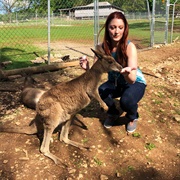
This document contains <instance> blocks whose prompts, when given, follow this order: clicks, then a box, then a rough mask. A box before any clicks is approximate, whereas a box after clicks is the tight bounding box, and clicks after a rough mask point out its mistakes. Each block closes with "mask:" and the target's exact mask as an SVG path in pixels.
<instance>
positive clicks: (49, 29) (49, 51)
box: [48, 0, 51, 64]
mask: <svg viewBox="0 0 180 180" xmlns="http://www.w3.org/2000/svg"><path fill="white" fill-rule="evenodd" d="M50 21H51V19H50V0H48V64H50V53H51V47H50V35H51V28H50V26H51V24H50Z"/></svg>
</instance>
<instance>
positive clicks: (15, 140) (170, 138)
mask: <svg viewBox="0 0 180 180" xmlns="http://www.w3.org/2000/svg"><path fill="white" fill-rule="evenodd" d="M69 47H70V46H69ZM76 47H77V46H74V45H73V46H72V49H71V51H70V52H69V51H68V53H70V54H71V55H74V56H80V55H82V53H81V54H73V52H75V51H74V50H76V53H77V52H83V53H84V54H89V56H92V55H93V53H92V52H91V51H90V49H89V47H88V46H87V47H84V48H82V47H79V49H78V47H77V48H76ZM139 66H140V68H141V69H142V71H143V72H144V74H145V78H146V80H147V89H146V93H145V96H144V98H143V99H142V100H141V101H140V103H139V113H140V118H139V121H138V127H137V130H136V133H134V134H131V135H127V133H126V131H125V126H124V125H123V123H122V122H123V120H124V118H123V116H124V113H122V115H121V117H120V118H119V119H118V121H117V124H116V126H114V127H112V128H110V129H106V128H104V127H103V125H102V124H103V121H104V120H105V118H106V115H105V113H104V112H102V111H101V110H100V106H99V104H98V103H97V102H96V101H92V103H91V104H90V105H89V106H88V107H86V108H85V109H83V110H82V111H81V112H79V118H78V120H77V119H75V121H74V124H73V125H72V126H71V130H70V134H69V137H70V139H72V140H75V141H77V142H82V143H84V144H86V145H88V146H90V147H91V151H88V150H87V151H86V150H79V149H77V148H76V147H72V146H70V145H66V144H65V143H63V142H60V141H58V138H57V137H58V134H54V135H53V142H51V145H50V150H51V152H52V153H54V154H55V155H57V156H58V157H60V158H61V159H62V161H63V163H64V164H58V165H55V164H54V163H53V161H52V160H50V159H48V158H47V157H45V156H43V155H42V154H41V153H40V152H39V147H40V142H39V139H38V138H37V136H36V135H30V136H28V135H23V134H15V133H14V134H13V133H0V142H1V145H0V179H2V180H19V179H20V180H32V179H33V180H52V179H53V180H81V179H82V180H98V179H101V180H104V179H109V180H116V179H120V180H129V179H134V180H145V179H153V180H179V179H180V78H179V76H180V43H175V44H172V45H168V46H163V47H160V48H153V49H150V50H146V51H139ZM81 73H83V70H82V69H81V68H80V67H78V66H77V67H71V68H66V69H63V70H60V71H56V72H49V73H44V74H37V75H34V76H33V77H34V78H35V80H36V81H37V82H38V84H39V86H45V87H46V88H47V89H49V88H50V87H51V86H52V85H54V84H57V83H59V82H62V81H68V80H70V79H72V78H75V77H77V76H79V75H80V74H81ZM23 80H24V79H23V78H20V79H15V80H13V81H5V82H0V86H1V87H5V88H8V89H12V90H13V89H16V90H17V91H15V92H8V91H7V92H6V91H2V92H1V94H0V126H2V125H3V124H4V123H7V122H8V121H11V120H13V121H12V122H11V124H12V125H13V126H14V127H19V126H23V125H24V124H28V123H29V122H30V121H31V120H32V119H33V118H34V117H35V111H34V110H31V109H28V108H26V107H24V106H23V105H22V103H21V101H20V92H21V87H22V84H23ZM105 80H106V75H104V76H103V79H102V81H105ZM117 106H118V103H117Z"/></svg>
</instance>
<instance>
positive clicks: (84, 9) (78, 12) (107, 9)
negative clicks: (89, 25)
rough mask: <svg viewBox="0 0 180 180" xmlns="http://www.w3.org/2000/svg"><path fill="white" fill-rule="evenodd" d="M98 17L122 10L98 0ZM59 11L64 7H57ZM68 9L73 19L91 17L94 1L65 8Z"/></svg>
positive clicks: (92, 15)
mask: <svg viewBox="0 0 180 180" xmlns="http://www.w3.org/2000/svg"><path fill="white" fill-rule="evenodd" d="M98 7H99V17H100V18H101V17H107V16H108V15H109V14H110V13H112V12H114V11H120V12H122V13H124V12H123V10H121V9H120V8H119V7H117V6H114V5H112V4H110V3H108V2H99V4H98ZM59 10H60V11H62V10H64V9H59ZM67 10H68V11H69V17H71V18H75V19H92V18H93V17H94V3H91V4H88V5H86V6H76V7H73V8H70V9H66V11H67Z"/></svg>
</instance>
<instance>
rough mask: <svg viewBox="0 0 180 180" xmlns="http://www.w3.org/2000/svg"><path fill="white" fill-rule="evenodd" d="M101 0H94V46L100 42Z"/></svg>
mask: <svg viewBox="0 0 180 180" xmlns="http://www.w3.org/2000/svg"><path fill="white" fill-rule="evenodd" d="M98 32H99V0H94V47H96V45H97V44H98V43H99V39H98V36H97V35H98Z"/></svg>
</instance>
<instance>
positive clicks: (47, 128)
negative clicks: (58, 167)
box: [40, 121, 61, 164]
mask: <svg viewBox="0 0 180 180" xmlns="http://www.w3.org/2000/svg"><path fill="white" fill-rule="evenodd" d="M54 122H55V121H54ZM57 126H58V124H52V123H48V124H45V123H44V137H43V141H42V144H41V147H40V151H41V153H43V154H44V155H45V156H47V157H49V158H50V159H52V160H53V161H54V163H55V164H57V163H58V161H60V162H61V160H60V159H59V158H58V157H57V156H55V155H53V154H52V153H51V152H50V150H49V146H50V139H51V136H52V133H53V131H54V129H55V128H56V127H57Z"/></svg>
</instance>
